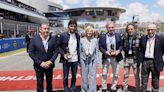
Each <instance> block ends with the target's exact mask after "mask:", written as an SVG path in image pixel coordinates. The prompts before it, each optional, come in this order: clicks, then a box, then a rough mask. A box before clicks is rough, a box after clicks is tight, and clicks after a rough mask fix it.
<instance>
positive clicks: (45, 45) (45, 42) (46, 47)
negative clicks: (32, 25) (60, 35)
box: [40, 35, 50, 52]
mask: <svg viewBox="0 0 164 92" xmlns="http://www.w3.org/2000/svg"><path fill="white" fill-rule="evenodd" d="M40 37H41V39H42V43H43V46H44V49H45V51H46V52H47V50H48V40H49V38H50V37H49V36H48V37H47V38H46V39H44V38H43V37H42V35H40Z"/></svg>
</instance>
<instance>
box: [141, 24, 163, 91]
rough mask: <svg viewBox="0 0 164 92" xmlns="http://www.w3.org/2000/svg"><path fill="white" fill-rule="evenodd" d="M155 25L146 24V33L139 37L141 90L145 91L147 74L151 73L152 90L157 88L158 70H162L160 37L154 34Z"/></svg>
mask: <svg viewBox="0 0 164 92" xmlns="http://www.w3.org/2000/svg"><path fill="white" fill-rule="evenodd" d="M156 31H157V26H156V25H155V24H153V23H151V24H149V25H148V26H147V35H146V36H143V37H141V39H140V45H139V48H140V52H141V57H140V60H141V62H142V69H141V84H142V86H141V92H147V83H148V79H149V74H150V72H151V75H152V92H158V90H159V77H160V71H162V70H163V65H164V63H163V59H162V55H163V51H162V49H163V48H164V46H163V42H162V38H161V37H160V36H158V35H157V34H156Z"/></svg>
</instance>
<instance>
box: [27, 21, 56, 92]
mask: <svg viewBox="0 0 164 92" xmlns="http://www.w3.org/2000/svg"><path fill="white" fill-rule="evenodd" d="M39 31H40V33H39V35H37V36H35V37H34V38H33V39H32V40H31V42H30V46H29V55H30V57H31V58H32V60H33V61H34V69H35V73H36V79H37V92H43V81H44V74H45V75H46V84H47V86H46V87H47V92H52V75H53V67H54V61H55V60H56V58H57V56H58V53H57V43H56V39H55V38H53V37H51V36H50V35H49V25H48V24H46V23H42V24H41V26H40V30H39Z"/></svg>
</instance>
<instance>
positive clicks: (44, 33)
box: [40, 24, 49, 38]
mask: <svg viewBox="0 0 164 92" xmlns="http://www.w3.org/2000/svg"><path fill="white" fill-rule="evenodd" d="M40 34H41V35H42V37H44V38H47V37H48V35H49V25H48V24H41V26H40Z"/></svg>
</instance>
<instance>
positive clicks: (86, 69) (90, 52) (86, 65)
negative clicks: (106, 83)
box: [80, 26, 99, 92]
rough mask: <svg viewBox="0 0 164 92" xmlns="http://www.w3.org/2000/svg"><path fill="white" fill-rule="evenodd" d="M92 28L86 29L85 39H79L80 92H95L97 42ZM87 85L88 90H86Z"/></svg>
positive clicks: (97, 60)
mask: <svg viewBox="0 0 164 92" xmlns="http://www.w3.org/2000/svg"><path fill="white" fill-rule="evenodd" d="M93 30H94V29H93V27H92V26H87V27H86V31H85V33H86V37H84V38H81V39H80V65H81V76H82V78H81V91H82V92H96V90H97V88H96V67H97V63H98V62H99V55H98V53H99V52H98V41H97V39H96V38H94V31H93ZM88 83H89V90H88Z"/></svg>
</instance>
